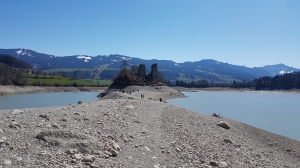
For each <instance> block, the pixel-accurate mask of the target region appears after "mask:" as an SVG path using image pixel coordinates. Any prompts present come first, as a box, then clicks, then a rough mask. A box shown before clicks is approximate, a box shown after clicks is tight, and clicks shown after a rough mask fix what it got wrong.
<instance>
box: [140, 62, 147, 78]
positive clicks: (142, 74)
mask: <svg viewBox="0 0 300 168" xmlns="http://www.w3.org/2000/svg"><path fill="white" fill-rule="evenodd" d="M138 76H140V77H142V78H145V77H146V66H145V64H140V65H139V68H138Z"/></svg>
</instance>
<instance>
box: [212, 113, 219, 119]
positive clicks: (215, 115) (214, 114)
mask: <svg viewBox="0 0 300 168" xmlns="http://www.w3.org/2000/svg"><path fill="white" fill-rule="evenodd" d="M212 116H214V117H218V118H221V116H220V114H218V115H217V114H216V113H213V115H212Z"/></svg>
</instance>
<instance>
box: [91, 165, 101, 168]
mask: <svg viewBox="0 0 300 168" xmlns="http://www.w3.org/2000/svg"><path fill="white" fill-rule="evenodd" d="M90 168H100V167H99V166H97V165H94V164H91V165H90Z"/></svg>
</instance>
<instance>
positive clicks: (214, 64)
mask: <svg viewBox="0 0 300 168" xmlns="http://www.w3.org/2000/svg"><path fill="white" fill-rule="evenodd" d="M0 54H7V55H11V56H13V57H16V58H18V59H20V60H23V61H26V62H28V63H29V64H31V65H32V66H33V67H34V68H35V69H43V70H47V69H56V70H57V69H62V68H71V69H72V68H73V69H88V70H90V71H91V73H93V72H95V71H97V72H99V71H98V70H99V67H101V71H100V72H99V76H100V77H101V75H102V76H105V74H103V73H108V72H109V71H115V72H116V71H118V70H119V68H120V65H121V62H122V60H123V59H126V60H127V62H128V64H129V65H133V64H137V65H138V64H145V65H146V68H147V71H150V67H151V65H152V64H153V63H157V64H158V68H159V71H161V72H162V73H163V75H164V76H165V77H166V78H168V79H171V80H177V79H179V80H197V79H207V80H209V81H210V82H232V81H234V80H237V81H250V80H253V79H255V78H259V77H262V76H275V75H279V74H284V73H289V72H295V71H300V69H296V68H293V67H289V66H286V65H284V64H277V65H267V66H264V67H255V68H248V67H244V66H238V65H232V64H228V63H223V62H219V61H216V60H212V59H207V60H201V61H195V62H184V63H176V62H174V61H171V60H157V59H152V60H144V59H141V58H134V57H129V56H123V55H116V54H115V55H98V56H88V55H73V56H54V55H49V54H44V53H39V52H36V51H33V50H29V49H0ZM101 73H102V74H101ZM113 74H115V73H113ZM97 75H98V74H97ZM94 76H95V75H94Z"/></svg>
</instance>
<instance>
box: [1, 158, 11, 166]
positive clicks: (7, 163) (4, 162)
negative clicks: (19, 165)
mask: <svg viewBox="0 0 300 168" xmlns="http://www.w3.org/2000/svg"><path fill="white" fill-rule="evenodd" d="M3 164H4V165H5V166H10V165H11V161H10V160H6V159H4V161H3Z"/></svg>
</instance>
